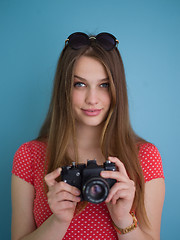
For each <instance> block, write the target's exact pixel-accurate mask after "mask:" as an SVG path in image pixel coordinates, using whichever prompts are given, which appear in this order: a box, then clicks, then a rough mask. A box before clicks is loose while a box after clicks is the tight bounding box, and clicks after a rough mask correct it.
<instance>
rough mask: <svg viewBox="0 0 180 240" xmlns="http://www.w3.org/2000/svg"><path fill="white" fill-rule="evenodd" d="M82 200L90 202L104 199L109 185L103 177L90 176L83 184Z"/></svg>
mask: <svg viewBox="0 0 180 240" xmlns="http://www.w3.org/2000/svg"><path fill="white" fill-rule="evenodd" d="M82 192H83V197H84V200H86V201H88V202H92V203H101V202H103V201H105V200H106V198H107V196H108V193H109V186H108V184H107V182H106V181H105V180H104V179H101V178H91V179H90V180H89V181H87V182H86V183H85V184H84V186H83V191H82Z"/></svg>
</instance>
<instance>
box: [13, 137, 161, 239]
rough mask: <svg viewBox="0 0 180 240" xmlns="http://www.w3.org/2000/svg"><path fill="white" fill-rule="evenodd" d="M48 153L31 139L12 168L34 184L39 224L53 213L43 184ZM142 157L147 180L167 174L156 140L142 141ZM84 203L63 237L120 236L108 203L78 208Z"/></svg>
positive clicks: (22, 147)
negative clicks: (155, 144) (154, 143)
mask: <svg viewBox="0 0 180 240" xmlns="http://www.w3.org/2000/svg"><path fill="white" fill-rule="evenodd" d="M45 155H46V144H45V143H42V142H39V141H31V142H27V143H25V144H23V145H22V146H21V147H20V148H19V149H18V150H17V152H16V154H15V156H14V161H13V169H12V173H13V174H15V175H16V176H18V177H20V178H21V179H23V180H25V181H26V182H28V183H30V184H32V185H33V186H34V188H35V193H36V194H35V199H34V218H35V222H36V226H37V227H39V226H40V225H41V224H42V223H43V222H44V221H46V219H47V218H48V217H50V216H51V214H52V212H51V210H50V208H49V205H48V201H47V196H46V193H45V192H44V186H43V172H44V161H45ZM139 157H140V161H141V166H142V169H143V173H144V179H145V182H147V181H150V180H152V179H155V178H164V174H163V168H162V160H161V156H160V154H159V151H158V149H157V148H156V147H155V146H154V145H153V144H151V143H145V144H142V145H141V146H140V151H139ZM82 204H83V202H81V203H80V204H79V206H78V207H77V211H76V213H75V215H74V218H73V219H72V221H71V223H70V225H69V228H68V230H67V232H66V234H65V236H64V238H63V240H71V239H73V240H75V239H118V238H117V233H116V231H115V229H114V228H113V226H112V223H111V217H110V214H109V212H108V209H107V207H106V204H105V203H100V204H92V203H88V204H86V205H85V206H84V209H83V210H82V211H80V212H79V211H78V208H82V206H81V205H82Z"/></svg>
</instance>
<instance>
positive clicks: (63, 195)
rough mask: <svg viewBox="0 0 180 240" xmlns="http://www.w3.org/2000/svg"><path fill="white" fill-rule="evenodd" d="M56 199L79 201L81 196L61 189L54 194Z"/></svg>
mask: <svg viewBox="0 0 180 240" xmlns="http://www.w3.org/2000/svg"><path fill="white" fill-rule="evenodd" d="M56 201H57V202H61V201H71V202H80V201H81V198H80V197H77V196H75V195H73V194H71V193H69V192H66V191H62V192H60V193H58V194H56Z"/></svg>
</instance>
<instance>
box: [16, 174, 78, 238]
mask: <svg viewBox="0 0 180 240" xmlns="http://www.w3.org/2000/svg"><path fill="white" fill-rule="evenodd" d="M59 174H60V172H59V171H54V172H53V173H51V174H49V176H48V175H47V180H46V182H48V184H49V185H48V186H49V188H51V190H50V191H49V195H51V196H50V197H49V198H48V201H50V202H51V207H52V209H53V211H54V212H53V215H52V216H51V217H49V218H48V219H47V220H46V221H45V222H44V223H43V224H42V225H41V226H40V227H39V228H38V229H36V225H35V220H34V215H33V202H34V194H35V192H34V187H33V186H32V185H31V184H29V183H27V182H26V181H24V180H22V179H20V178H19V177H17V176H15V175H12V238H11V239H12V240H36V239H37V240H41V239H43V240H46V239H47V240H49V239H53V240H56V239H57V240H59V239H62V238H63V236H64V235H65V233H66V230H67V228H68V226H69V224H70V221H71V219H72V217H73V213H74V209H75V207H76V203H77V201H78V200H79V199H78V198H77V199H76V196H74V195H73V194H68V193H66V194H67V195H66V196H63V195H64V194H62V191H63V192H69V191H71V193H74V191H75V188H73V187H71V186H69V185H68V184H63V187H61V186H60V190H57V189H59V185H58V183H56V182H55V180H54V179H55V178H56V177H57V176H59ZM55 185H57V186H56V188H55V187H54V186H55ZM66 185H68V186H66ZM69 188H70V189H69ZM55 189H56V190H55ZM57 191H58V192H57ZM59 196H60V199H58V200H54V199H55V198H57V197H59ZM61 196H62V197H61ZM65 198H66V199H65ZM68 198H71V199H72V200H75V201H76V202H71V201H67V200H69V199H68ZM52 209H51V210H52Z"/></svg>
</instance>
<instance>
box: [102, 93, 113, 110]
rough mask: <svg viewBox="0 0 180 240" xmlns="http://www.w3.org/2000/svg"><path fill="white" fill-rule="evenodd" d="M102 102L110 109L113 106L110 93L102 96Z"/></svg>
mask: <svg viewBox="0 0 180 240" xmlns="http://www.w3.org/2000/svg"><path fill="white" fill-rule="evenodd" d="M102 101H103V103H104V105H106V106H107V107H108V108H109V107H110V105H111V96H110V94H109V93H106V94H104V95H103V96H102Z"/></svg>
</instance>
